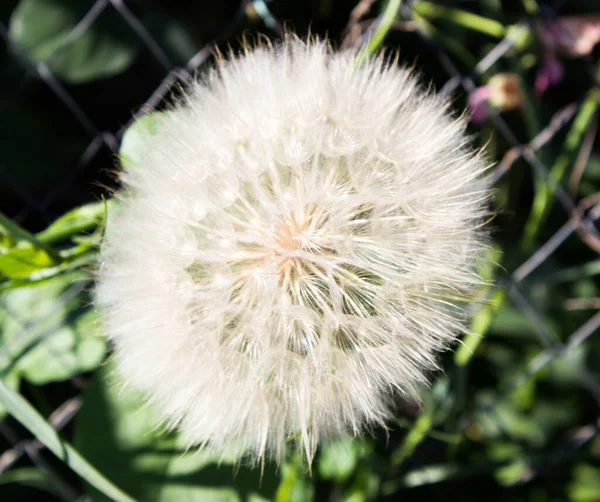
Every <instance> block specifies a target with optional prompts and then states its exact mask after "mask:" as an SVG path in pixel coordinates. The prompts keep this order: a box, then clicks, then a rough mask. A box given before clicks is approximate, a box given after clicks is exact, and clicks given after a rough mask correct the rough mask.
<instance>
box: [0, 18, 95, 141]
mask: <svg viewBox="0 0 600 502" xmlns="http://www.w3.org/2000/svg"><path fill="white" fill-rule="evenodd" d="M0 37H1V38H3V39H4V40H5V41H6V43H7V44H8V45H9V46H10V47H12V48H13V50H14V51H15V52H17V53H18V54H19V56H20V57H21V59H22V61H23V62H24V64H25V65H26V66H27V67H28V68H29V69H30V70H32V71H33V72H34V73H35V74H36V75H37V76H38V77H39V78H41V79H42V80H43V81H44V83H45V84H46V85H47V86H48V87H49V88H50V89H51V90H52V92H53V93H54V94H55V95H56V96H57V97H58V98H59V99H60V101H62V103H63V104H64V105H65V106H66V107H67V108H68V109H69V111H70V112H71V114H72V115H73V116H74V117H75V118H76V119H77V121H78V122H79V123H80V124H81V126H82V127H83V128H84V129H85V131H86V132H87V133H88V134H89V135H90V136H92V137H93V136H96V135H98V134H99V132H100V131H98V129H97V128H96V127H95V126H94V125H93V124H92V122H91V121H90V119H89V118H88V117H87V115H86V114H85V112H84V111H83V109H82V108H81V107H80V106H79V105H78V104H77V103H76V102H75V100H74V99H73V98H72V97H71V95H70V94H69V93H68V92H67V90H66V89H65V87H64V86H63V85H62V84H61V83H60V82H59V81H58V80H57V79H56V78H55V77H54V76H53V75H52V73H51V72H50V69H49V68H48V66H47V65H46V64H45V63H37V64H34V63H31V62H30V61H29V60H28V59H27V56H26V55H25V54H24V53H23V49H21V48H20V47H19V46H18V45H17V44H15V43H14V42H13V41H12V40H11V39H10V37H9V34H8V29H7V28H6V26H5V25H4V23H0Z"/></svg>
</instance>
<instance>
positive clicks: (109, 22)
mask: <svg viewBox="0 0 600 502" xmlns="http://www.w3.org/2000/svg"><path fill="white" fill-rule="evenodd" d="M93 5H94V2H93V1H82V0H21V2H20V3H19V5H18V6H17V7H16V8H15V9H14V11H13V13H12V16H11V18H10V25H9V34H10V38H11V39H12V41H13V42H14V43H15V44H17V46H18V47H19V48H20V49H22V50H23V51H24V53H25V56H26V57H27V58H28V59H29V60H31V61H32V62H34V63H40V62H46V63H47V64H48V65H49V68H50V71H51V72H52V73H53V74H54V75H55V76H57V77H59V78H62V79H64V80H66V81H68V82H71V83H83V82H87V81H90V80H94V79H97V78H102V77H110V76H112V75H115V74H118V73H120V72H122V71H124V70H125V69H126V68H127V67H128V66H129V65H130V64H131V63H132V62H133V60H134V58H135V55H136V52H137V50H138V47H139V45H140V41H139V39H138V38H137V37H136V36H135V35H134V33H132V31H131V29H130V28H129V27H128V26H127V24H126V23H125V21H124V20H123V19H121V17H120V16H119V14H118V13H117V11H116V10H114V9H112V8H108V9H106V10H104V11H103V12H102V13H101V14H100V16H99V17H98V18H97V19H96V20H94V22H92V23H91V25H90V26H89V27H87V28H86V29H85V30H83V31H82V33H81V34H79V36H77V37H73V36H72V31H73V29H74V28H75V26H76V25H77V23H79V22H80V21H81V19H82V18H83V17H84V16H85V15H86V13H87V12H88V11H89V10H90V9H91V8H92V7H93ZM70 37H71V39H70Z"/></svg>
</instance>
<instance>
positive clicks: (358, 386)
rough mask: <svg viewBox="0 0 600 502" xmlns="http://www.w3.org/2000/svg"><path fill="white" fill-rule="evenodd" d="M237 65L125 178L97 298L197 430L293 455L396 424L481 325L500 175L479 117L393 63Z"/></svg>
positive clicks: (283, 54)
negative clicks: (486, 254)
mask: <svg viewBox="0 0 600 502" xmlns="http://www.w3.org/2000/svg"><path fill="white" fill-rule="evenodd" d="M354 57H355V55H354V54H352V53H350V52H343V53H336V52H333V51H332V50H331V49H330V48H329V47H328V46H327V45H326V44H324V43H320V42H312V43H309V44H303V43H301V42H299V41H296V40H292V39H286V40H285V41H284V42H283V43H282V44H281V45H280V46H279V47H276V48H270V47H269V48H268V47H257V48H255V49H253V50H249V51H247V52H246V53H245V54H244V55H242V56H240V57H237V58H233V59H231V60H230V61H228V62H220V64H219V65H218V67H217V68H216V69H215V70H213V71H212V73H210V74H209V75H208V76H207V77H206V78H205V79H204V80H203V81H201V82H199V83H196V84H194V85H193V86H192V88H191V89H189V91H188V95H187V96H186V97H185V99H184V100H183V102H182V103H181V104H180V105H179V106H178V107H177V108H176V110H174V111H173V112H172V113H171V114H169V118H168V120H166V121H165V123H164V125H163V129H162V132H161V134H160V135H159V136H158V137H155V138H153V139H152V142H149V144H148V145H147V148H146V150H145V152H144V154H143V161H142V163H141V165H140V166H138V167H137V168H136V169H132V170H131V171H130V172H126V173H124V175H123V184H124V189H123V191H122V192H121V195H120V198H121V199H122V207H121V208H120V210H119V211H117V212H115V214H112V215H111V216H110V218H109V222H108V227H107V233H106V239H105V242H104V244H103V247H102V266H101V270H100V277H99V284H98V292H97V295H98V302H99V305H100V307H101V309H102V311H103V313H104V319H105V326H106V331H107V333H108V336H109V337H110V338H111V339H112V341H113V342H114V345H115V351H116V357H117V360H118V363H119V367H120V370H121V373H122V375H123V377H124V379H125V380H126V381H127V382H130V383H131V384H133V385H135V386H137V387H139V388H140V389H142V390H143V391H145V392H146V394H147V396H148V399H149V400H151V401H152V402H154V403H156V405H157V407H158V408H159V409H160V410H161V411H162V412H163V414H164V417H165V420H166V421H167V422H168V423H169V424H170V425H171V426H173V427H176V428H178V429H179V430H180V431H181V432H182V434H183V435H184V436H185V437H186V438H187V439H188V440H189V441H190V444H196V445H203V446H207V447H211V448H213V449H217V450H219V449H224V448H227V447H231V446H232V445H235V446H236V447H237V448H239V450H240V451H241V452H243V453H246V454H248V455H249V457H250V458H252V459H253V460H255V461H260V460H261V459H264V458H265V457H267V456H268V457H271V458H274V459H276V460H280V459H281V457H282V455H284V452H285V449H286V445H287V444H288V443H289V442H290V441H292V440H293V442H294V443H295V444H297V445H298V446H299V447H300V448H301V449H302V450H303V451H304V452H305V455H306V457H307V459H308V460H309V461H310V460H311V459H312V457H313V455H314V453H315V450H316V448H317V446H318V445H319V444H320V443H322V442H324V441H329V440H331V439H334V438H337V437H340V436H344V435H347V434H359V433H361V432H362V431H364V430H365V429H369V428H372V427H374V426H376V425H380V424H381V425H384V424H385V423H386V421H387V420H388V419H389V418H391V417H392V416H393V413H394V402H395V400H396V399H397V397H398V396H403V397H405V398H413V399H414V398H417V396H418V388H419V386H421V385H423V384H425V383H426V382H427V374H428V373H429V372H430V371H431V370H432V369H434V368H435V367H436V361H435V354H436V353H437V351H439V350H442V349H444V348H445V347H447V346H448V344H449V343H451V342H452V341H454V340H455V339H456V337H457V336H458V335H459V334H460V333H461V332H463V330H464V325H465V305H464V302H465V301H468V299H469V297H470V295H471V293H472V291H473V288H474V287H475V286H476V285H477V284H478V283H479V278H478V277H477V274H476V272H475V264H476V263H477V261H478V260H479V258H480V256H481V249H482V242H483V240H484V235H483V233H482V231H481V224H482V221H483V219H484V218H485V214H486V199H487V197H488V187H487V184H486V182H485V181H484V180H483V178H482V175H483V173H484V171H485V165H484V163H483V161H482V160H481V158H480V157H479V156H478V155H477V154H475V153H473V152H472V151H471V150H470V147H469V142H468V140H467V138H466V136H465V134H464V127H465V123H464V120H457V119H454V118H452V117H451V116H450V114H449V112H448V107H447V105H445V104H443V103H440V101H438V100H437V99H435V98H434V97H432V96H431V95H429V94H428V93H427V92H426V91H425V90H424V89H422V88H421V86H420V85H419V83H418V82H417V81H416V79H415V77H414V76H413V75H412V74H411V73H410V71H408V70H406V69H404V68H402V67H399V66H397V65H396V64H394V63H392V62H388V61H385V60H383V59H378V60H373V61H369V62H366V63H365V64H362V65H357V64H356V63H355V60H354Z"/></svg>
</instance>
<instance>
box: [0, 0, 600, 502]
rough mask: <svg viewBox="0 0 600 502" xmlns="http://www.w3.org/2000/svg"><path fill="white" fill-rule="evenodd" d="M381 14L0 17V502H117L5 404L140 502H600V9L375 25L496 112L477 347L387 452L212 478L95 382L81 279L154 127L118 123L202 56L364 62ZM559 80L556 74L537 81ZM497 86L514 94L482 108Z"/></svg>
mask: <svg viewBox="0 0 600 502" xmlns="http://www.w3.org/2000/svg"><path fill="white" fill-rule="evenodd" d="M392 3H393V2H386V1H364V0H363V1H362V2H360V4H359V2H358V1H357V0H304V1H303V0H294V1H290V0H272V1H268V2H263V1H254V2H252V1H245V2H240V1H239V0H236V1H232V0H203V1H196V2H189V1H184V0H128V1H117V0H113V1H109V0H97V1H92V0H90V1H88V0H20V1H16V0H3V1H2V2H1V3H0V40H1V42H0V43H1V44H2V45H1V47H0V212H1V214H0V376H1V378H2V381H3V382H4V384H5V389H8V390H7V391H1V392H0V398H1V399H0V420H1V421H0V499H1V500H7V501H9V500H10V501H12V500H15V501H20V500H22V501H32V500H86V498H87V497H91V498H92V499H93V500H110V499H111V498H112V497H111V496H110V495H109V496H108V497H107V495H106V493H107V492H106V491H104V493H102V492H103V490H102V489H100V490H98V489H96V488H92V487H91V486H90V484H89V482H92V481H93V479H92V478H93V476H92V477H86V476H85V475H84V476H83V478H84V479H82V477H81V476H80V475H78V474H76V473H74V472H73V470H71V469H70V468H69V465H70V466H71V467H73V469H75V471H77V468H76V467H75V465H78V464H77V462H75V463H74V461H73V457H72V456H71V457H70V458H69V459H68V460H67V462H66V463H65V462H61V461H59V460H58V459H56V457H55V456H53V455H52V454H51V453H50V452H49V451H48V450H47V449H45V448H43V447H42V446H41V444H40V443H39V442H36V438H35V436H34V435H33V434H32V432H31V426H30V425H27V423H25V422H24V420H23V419H21V418H19V417H17V415H15V417H17V419H15V418H14V417H11V416H10V414H7V413H6V409H5V408H6V407H9V408H10V406H14V404H10V403H9V400H8V397H7V396H10V395H13V394H10V392H14V391H18V394H17V395H20V396H21V397H22V398H24V399H26V400H27V401H28V402H30V403H31V404H32V405H33V407H34V408H35V409H36V410H37V411H38V412H39V414H40V415H41V416H42V417H44V418H45V419H46V420H48V421H49V422H50V423H51V424H52V426H53V427H55V428H57V429H60V430H61V437H62V438H63V439H64V440H66V441H67V442H69V443H70V444H72V445H73V446H74V448H75V449H76V451H77V452H79V454H81V456H82V457H83V458H85V459H87V461H89V462H90V463H91V464H92V465H93V466H94V467H95V468H97V471H98V472H100V473H102V474H103V475H104V476H106V478H108V479H109V480H110V481H112V482H113V483H114V484H115V485H117V486H118V487H120V488H121V489H123V490H124V491H126V492H127V493H129V495H131V496H132V497H134V498H135V499H137V500H140V501H144V502H145V501H169V502H170V501H177V502H179V501H186V500H194V501H196V500H198V501H209V502H210V501H217V500H218V501H254V500H276V501H277V502H284V501H291V502H296V501H298V502H300V501H309V500H319V501H332V502H335V501H345V502H360V501H368V500H416V501H430V500H438V499H440V500H465V501H478V500H482V499H484V500H489V501H496V500H497V501H505V500H510V501H512V500H515V501H532V502H544V501H563V500H573V501H579V502H583V501H600V439H598V434H597V433H598V427H599V425H600V423H599V403H600V338H599V337H598V335H597V334H596V331H597V329H598V327H599V326H600V314H599V312H598V311H599V309H600V288H599V284H598V281H597V279H596V276H597V275H598V274H600V259H599V257H598V253H599V252H600V236H599V235H598V231H597V228H596V227H595V226H594V221H595V218H598V217H599V216H600V211H598V210H597V209H598V204H599V203H600V196H597V195H596V194H597V193H598V191H599V188H600V150H599V149H598V145H599V144H598V140H597V135H596V129H597V120H598V118H597V115H598V113H597V107H598V100H599V99H600V88H599V85H598V84H599V80H598V75H599V74H600V73H599V72H598V68H600V66H598V63H599V60H598V56H600V50H599V47H598V45H597V44H596V42H598V41H600V2H598V0H571V1H556V2H537V1H536V0H510V1H508V0H469V1H467V0H464V1H461V0H456V1H450V0H448V1H443V0H435V1H431V2H424V1H412V2H409V1H408V0H405V1H404V2H402V3H401V4H402V5H401V8H400V10H399V11H398V12H393V13H392V14H393V19H394V23H393V24H392V25H391V26H390V28H389V30H386V31H385V33H384V35H385V40H384V45H385V46H386V47H390V48H395V49H398V50H399V58H400V60H401V61H402V62H404V63H406V64H408V65H411V66H414V67H415V68H416V69H417V71H418V72H419V73H420V74H421V75H422V77H423V78H424V79H425V80H426V81H427V82H431V84H432V86H433V88H434V89H436V90H437V92H439V93H440V94H442V95H445V94H448V95H449V96H451V98H452V100H453V103H454V107H455V110H456V113H457V114H459V113H462V111H463V110H464V109H465V108H466V107H467V106H468V104H469V103H470V104H471V108H470V112H471V113H473V112H474V108H473V107H474V102H473V96H475V95H477V94H475V93H476V92H477V91H476V90H477V89H481V88H485V89H487V90H488V91H490V92H491V93H492V95H491V97H489V99H488V104H489V105H491V108H489V109H485V105H484V115H485V114H487V118H484V119H482V120H474V121H473V123H472V124H471V125H470V133H471V134H472V137H473V141H474V142H475V143H476V144H478V145H480V146H482V147H485V149H486V155H487V158H488V159H489V161H490V163H491V164H493V165H495V167H494V168H492V170H491V175H492V176H493V177H494V179H495V180H496V181H497V182H496V185H495V186H496V197H495V201H494V206H493V210H494V212H495V215H496V216H495V218H494V220H493V221H492V223H491V227H492V233H493V239H494V243H495V247H494V250H493V251H492V252H491V253H490V258H491V260H492V261H491V263H497V266H495V265H489V266H488V267H487V268H486V269H485V270H482V273H483V274H484V276H485V277H486V278H487V279H488V280H489V282H490V286H487V287H485V288H483V289H482V290H481V291H479V296H480V299H481V300H482V302H481V304H480V306H474V307H473V309H472V310H473V312H472V314H473V320H472V323H471V334H470V335H469V336H467V337H465V339H464V341H463V342H464V343H462V344H460V345H458V346H457V350H456V351H455V352H449V353H446V354H443V355H442V356H441V357H440V365H441V367H442V368H443V371H441V372H438V373H437V374H435V375H433V376H432V386H431V388H430V389H424V391H423V402H422V405H421V406H420V407H417V406H412V405H411V406H409V405H407V404H405V403H401V402H399V403H398V415H397V421H396V422H395V423H392V424H390V430H389V431H388V432H387V433H386V431H383V430H377V431H374V436H373V437H365V438H362V439H357V440H354V441H342V442H339V443H337V444H334V445H331V446H328V447H325V448H323V449H321V450H320V451H319V454H318V456H317V459H316V461H315V464H314V466H313V469H312V473H309V472H308V471H307V468H306V466H303V465H302V464H301V462H300V461H299V459H297V458H294V457H290V458H289V461H288V462H286V463H285V464H284V465H282V466H279V467H276V466H273V465H266V466H265V468H264V472H263V473H261V472H260V470H255V471H252V470H250V469H248V468H245V467H241V468H240V469H237V468H236V467H235V463H236V459H229V458H226V459H225V460H224V461H223V462H222V463H221V465H220V466H218V465H217V463H218V458H215V457H211V456H209V455H206V454H193V453H190V452H186V451H185V448H184V445H182V444H181V442H180V440H179V438H178V437H176V436H174V435H169V434H165V433H162V434H157V431H156V422H155V416H154V414H153V411H152V409H150V408H146V407H142V404H143V403H142V401H141V400H140V397H139V396H137V395H135V394H134V393H133V392H132V391H120V389H119V387H118V386H117V385H116V382H115V379H114V377H113V376H112V365H111V362H110V348H109V347H107V345H106V342H105V341H104V340H103V338H102V336H101V333H100V330H99V325H98V319H97V314H96V312H95V310H94V308H93V304H92V295H91V291H92V289H93V272H91V271H93V269H94V266H95V264H96V262H97V250H98V245H99V243H100V240H101V233H102V225H103V221H104V215H105V211H106V210H110V202H108V208H107V205H106V204H105V203H104V202H103V201H102V198H103V197H104V198H106V199H109V198H110V196H111V193H112V191H113V190H114V189H115V188H117V187H118V183H117V181H116V173H117V172H118V169H119V162H118V157H119V154H120V155H121V156H122V157H123V159H124V160H128V161H130V162H135V157H136V145H137V143H136V137H138V136H139V135H141V134H151V133H152V129H153V126H154V125H155V123H154V121H155V118H154V116H153V115H149V116H147V117H144V118H141V120H139V121H137V122H134V119H136V118H139V117H142V116H144V115H145V114H146V113H149V112H151V111H154V110H160V109H162V108H164V107H165V105H166V104H167V103H168V102H169V100H171V99H173V96H176V95H177V93H178V92H179V90H178V86H177V85H176V84H182V85H185V82H186V81H189V79H191V78H194V75H196V74H198V73H201V72H202V71H203V70H204V69H205V68H207V67H208V66H210V65H211V64H212V49H214V48H215V47H218V48H220V49H222V50H226V49H227V48H228V47H232V48H233V49H235V48H236V47H239V44H240V40H241V37H242V36H243V35H248V36H251V37H252V36H256V34H258V33H265V34H267V35H268V36H269V37H270V38H272V39H277V38H278V36H279V35H280V34H281V29H282V26H285V27H287V28H289V29H293V30H294V31H296V32H297V33H298V34H300V35H306V34H308V33H309V32H310V33H312V34H317V35H319V36H328V37H329V39H330V40H331V41H332V43H333V45H334V46H336V47H342V46H347V45H349V44H360V43H365V42H367V40H369V37H370V36H371V35H372V34H373V32H374V31H375V29H376V28H377V27H378V26H379V23H380V21H381V20H382V19H383V15H384V14H383V13H385V12H386V8H387V7H389V5H390V4H392ZM387 12H388V13H389V10H388V11H387ZM565 19H567V20H568V19H570V21H569V23H571V24H565ZM571 25H573V26H575V28H574V31H570V30H567V28H566V27H567V26H571ZM565 33H566V34H565ZM544 34H546V36H548V34H550V38H551V39H554V40H555V45H556V46H551V45H552V43H550V44H549V42H548V41H547V39H544ZM595 37H597V38H595ZM584 42H585V43H587V44H588V45H589V47H587V46H586V48H585V50H583V49H577V50H578V51H579V52H577V51H576V50H575V48H576V47H579V48H580V47H581V45H577V44H583V43H584ZM561 44H562V45H561ZM588 49H589V50H588ZM575 52H577V53H575ZM555 61H558V64H559V65H560V75H559V74H558V73H556V72H555V73H554V74H552V75H550V74H549V73H547V72H548V71H549V70H548V68H549V66H548V65H549V63H553V62H555ZM544 72H546V73H544ZM499 75H500V78H498V76H499ZM506 75H509V76H510V78H511V79H513V80H510V81H511V82H517V84H516V90H515V89H513V88H510V89H509V88H508V87H507V86H503V85H498V86H496V83H498V82H500V83H502V82H506V80H503V79H505V77H506ZM548 75H550V76H551V77H553V78H551V80H552V85H550V86H549V87H548V88H547V89H541V88H540V79H541V78H542V77H544V76H546V77H547V76H548ZM486 86H487V87H486ZM469 96H471V98H469ZM509 98H514V99H513V101H515V100H516V101H515V102H514V103H512V104H511V103H510V99H509ZM515 103H516V104H515ZM467 113H469V112H467ZM474 118H475V117H474ZM132 123H133V124H134V125H133V126H132V125H131V124H132ZM557 182H558V188H557V184H556V183H557ZM582 218H583V219H582ZM10 389H12V391H10ZM0 390H1V389H0ZM3 404H4V406H3ZM140 409H141V411H140ZM11 413H12V414H15V412H14V409H13V408H11ZM27 413H29V414H28V415H27ZM27 413H25V415H27V416H29V417H31V416H32V414H31V412H30V411H28V412H27ZM38 418H39V417H38ZM23 424H25V427H24V426H23ZM34 432H35V431H34ZM35 434H36V435H38V436H39V437H40V438H42V436H40V434H41V433H40V432H35ZM79 474H81V472H80V473H79ZM101 486H102V485H101Z"/></svg>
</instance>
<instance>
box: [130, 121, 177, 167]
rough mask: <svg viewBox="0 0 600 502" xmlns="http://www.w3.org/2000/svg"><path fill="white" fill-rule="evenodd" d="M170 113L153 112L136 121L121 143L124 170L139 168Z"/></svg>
mask: <svg viewBox="0 0 600 502" xmlns="http://www.w3.org/2000/svg"><path fill="white" fill-rule="evenodd" d="M168 116H169V112H153V113H150V114H148V115H144V116H143V117H141V118H139V119H138V120H136V121H135V122H134V123H133V124H131V126H129V128H128V129H127V130H126V131H125V134H124V135H123V139H122V141H121V148H120V150H119V154H120V156H121V163H122V165H123V168H124V169H130V168H132V167H136V166H139V164H140V162H141V159H142V152H144V151H145V150H146V148H147V146H148V144H149V143H150V142H151V138H152V136H155V135H156V134H158V133H159V131H160V127H161V124H162V122H163V121H164V120H165V119H167V118H168Z"/></svg>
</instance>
